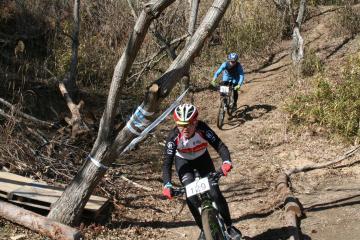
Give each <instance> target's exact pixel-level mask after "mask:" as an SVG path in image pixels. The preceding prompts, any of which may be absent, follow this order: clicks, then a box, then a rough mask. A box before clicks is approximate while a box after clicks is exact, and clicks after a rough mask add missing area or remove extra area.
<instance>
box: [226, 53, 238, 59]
mask: <svg viewBox="0 0 360 240" xmlns="http://www.w3.org/2000/svg"><path fill="white" fill-rule="evenodd" d="M227 59H228V61H237V60H238V59H239V55H238V54H237V53H230V54H229V55H228V57H227Z"/></svg>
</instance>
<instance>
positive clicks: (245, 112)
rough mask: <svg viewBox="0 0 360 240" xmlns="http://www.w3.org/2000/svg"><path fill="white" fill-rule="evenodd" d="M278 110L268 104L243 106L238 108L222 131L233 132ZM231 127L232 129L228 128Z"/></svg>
mask: <svg viewBox="0 0 360 240" xmlns="http://www.w3.org/2000/svg"><path fill="white" fill-rule="evenodd" d="M274 109H276V107H275V106H272V105H268V104H256V105H253V106H249V105H243V106H240V107H238V108H237V109H236V110H235V111H234V112H233V113H232V115H231V116H229V117H228V121H226V122H225V123H224V126H223V128H222V130H224V131H227V130H232V129H234V128H236V127H238V126H240V125H241V124H243V123H245V122H248V121H251V120H253V119H256V118H260V117H261V116H263V115H264V114H266V113H268V112H270V111H272V110H274ZM228 126H230V127H228Z"/></svg>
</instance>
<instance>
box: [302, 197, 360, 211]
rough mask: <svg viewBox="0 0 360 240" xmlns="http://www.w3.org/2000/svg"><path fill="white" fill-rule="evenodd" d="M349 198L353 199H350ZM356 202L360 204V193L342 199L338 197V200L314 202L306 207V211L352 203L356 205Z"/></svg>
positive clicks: (350, 204)
mask: <svg viewBox="0 0 360 240" xmlns="http://www.w3.org/2000/svg"><path fill="white" fill-rule="evenodd" d="M349 200H352V201H349ZM356 204H360V194H357V195H354V196H350V197H346V198H342V199H338V200H334V201H331V202H326V203H319V204H314V205H312V206H310V207H307V208H305V212H317V211H323V210H327V209H331V208H339V207H345V206H352V205H356Z"/></svg>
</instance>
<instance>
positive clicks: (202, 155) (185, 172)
mask: <svg viewBox="0 0 360 240" xmlns="http://www.w3.org/2000/svg"><path fill="white" fill-rule="evenodd" d="M173 117H174V120H175V122H176V127H175V128H173V129H172V130H171V132H170V133H169V135H168V138H167V141H166V144H165V160H164V164H163V183H164V188H163V195H164V196H166V197H167V198H168V199H171V198H172V191H171V188H172V187H173V186H172V184H171V168H172V164H173V162H174V160H175V168H176V172H177V174H178V176H179V179H180V182H181V183H182V185H183V186H186V185H188V184H190V183H192V182H193V181H194V179H195V177H194V169H196V170H197V171H198V172H199V174H200V176H201V177H205V176H207V175H208V174H209V173H211V172H214V171H215V167H214V164H213V162H212V160H211V157H210V155H209V152H208V150H207V147H208V144H210V145H211V146H212V147H213V148H214V149H215V150H216V151H217V152H218V153H219V155H220V157H221V159H222V162H223V163H222V166H221V170H222V172H223V173H224V175H225V176H226V175H227V174H228V173H229V172H230V170H231V168H232V163H231V159H230V152H229V150H228V148H227V147H226V145H225V144H224V143H223V142H222V141H221V139H220V138H219V137H218V136H217V135H216V134H215V132H214V131H213V130H211V128H210V127H209V126H208V125H207V124H206V123H204V122H203V121H200V120H198V119H197V117H198V110H197V108H196V107H195V106H194V105H191V104H182V105H179V106H178V107H177V108H176V109H175V110H174V114H173ZM210 195H211V196H212V198H213V199H214V201H215V203H216V205H217V207H218V210H219V213H220V214H221V216H222V217H223V219H224V222H225V224H226V226H227V229H228V233H229V234H230V236H235V235H236V234H238V235H239V234H240V231H239V230H237V229H236V228H235V227H234V226H232V221H231V217H230V212H229V207H228V204H227V202H226V200H225V198H224V196H223V195H222V193H221V191H220V189H219V186H218V185H216V186H214V187H213V188H211V190H210ZM186 201H187V204H188V207H189V209H190V211H191V213H192V215H193V217H194V219H195V221H196V224H197V225H198V226H199V228H200V229H201V233H200V236H199V239H205V235H204V232H203V231H202V223H201V215H200V213H199V211H198V208H199V207H200V205H201V204H200V202H199V200H198V198H197V196H192V197H190V198H187V199H186Z"/></svg>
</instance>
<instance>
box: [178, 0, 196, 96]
mask: <svg viewBox="0 0 360 240" xmlns="http://www.w3.org/2000/svg"><path fill="white" fill-rule="evenodd" d="M199 1H200V0H192V1H191V4H190V14H189V25H188V32H189V37H188V39H187V43H188V42H189V40H190V38H191V37H192V36H193V35H194V32H195V28H196V20H197V15H198V11H199ZM189 87H190V66H189V68H188V69H187V73H186V74H185V76H184V77H183V78H182V79H181V91H182V92H184V91H185V90H186V89H188V88H189Z"/></svg>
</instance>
